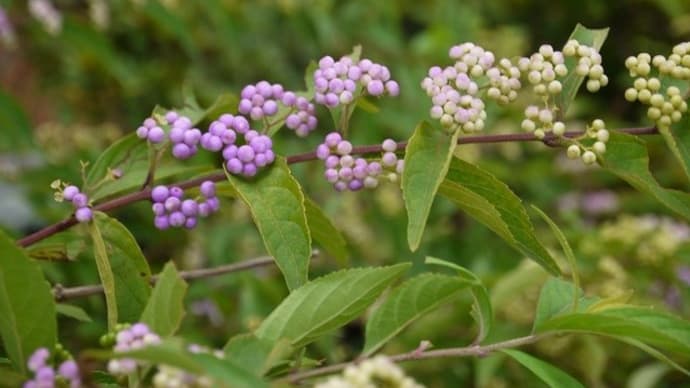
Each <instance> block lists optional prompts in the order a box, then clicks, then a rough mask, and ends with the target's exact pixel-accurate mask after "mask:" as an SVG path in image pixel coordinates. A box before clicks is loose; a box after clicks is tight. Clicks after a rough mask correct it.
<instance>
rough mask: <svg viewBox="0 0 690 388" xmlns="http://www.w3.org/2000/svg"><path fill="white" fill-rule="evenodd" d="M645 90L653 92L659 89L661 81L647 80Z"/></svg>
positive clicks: (656, 79)
mask: <svg viewBox="0 0 690 388" xmlns="http://www.w3.org/2000/svg"><path fill="white" fill-rule="evenodd" d="M647 88H648V89H649V90H651V91H653V92H656V91H659V89H661V81H659V79H658V78H650V79H648V80H647Z"/></svg>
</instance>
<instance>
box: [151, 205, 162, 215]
mask: <svg viewBox="0 0 690 388" xmlns="http://www.w3.org/2000/svg"><path fill="white" fill-rule="evenodd" d="M151 210H152V211H153V214H154V215H156V216H162V215H164V214H165V205H163V204H162V203H160V202H156V203H154V204H153V205H151Z"/></svg>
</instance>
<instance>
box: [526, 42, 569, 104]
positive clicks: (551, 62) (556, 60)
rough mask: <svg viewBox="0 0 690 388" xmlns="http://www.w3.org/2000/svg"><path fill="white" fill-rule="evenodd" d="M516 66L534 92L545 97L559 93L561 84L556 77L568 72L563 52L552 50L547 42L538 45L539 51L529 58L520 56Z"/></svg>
mask: <svg viewBox="0 0 690 388" xmlns="http://www.w3.org/2000/svg"><path fill="white" fill-rule="evenodd" d="M518 68H519V69H520V71H521V72H522V73H524V74H526V75H527V80H528V81H529V83H530V84H531V85H533V90H534V93H535V94H537V95H539V96H547V97H548V96H549V95H555V94H559V93H560V92H561V90H563V84H561V81H559V80H558V79H557V78H563V77H565V76H566V75H567V74H568V68H567V67H566V66H565V59H564V56H563V53H562V52H560V51H556V50H554V49H553V47H551V45H548V44H545V45H542V46H541V47H539V51H538V52H536V53H534V54H532V55H531V56H530V57H529V58H527V57H522V58H520V59H519V60H518Z"/></svg>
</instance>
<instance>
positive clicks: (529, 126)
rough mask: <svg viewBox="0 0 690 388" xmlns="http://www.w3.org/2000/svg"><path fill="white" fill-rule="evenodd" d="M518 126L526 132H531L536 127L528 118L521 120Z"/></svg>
mask: <svg viewBox="0 0 690 388" xmlns="http://www.w3.org/2000/svg"><path fill="white" fill-rule="evenodd" d="M520 126H521V127H522V129H524V130H525V131H527V132H532V131H534V130H535V129H537V125H536V124H535V123H534V121H532V120H530V119H524V120H522V124H520Z"/></svg>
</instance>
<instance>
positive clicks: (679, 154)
mask: <svg viewBox="0 0 690 388" xmlns="http://www.w3.org/2000/svg"><path fill="white" fill-rule="evenodd" d="M683 123H684V125H683V126H682V127H681V126H678V127H679V128H677V129H672V128H669V127H661V128H659V133H661V135H662V136H663V137H664V140H665V141H666V145H667V146H668V148H669V149H670V150H671V152H672V153H673V156H675V157H676V159H678V163H680V165H681V166H682V167H683V172H684V173H685V177H686V178H688V179H690V135H688V125H689V124H690V120H689V119H688V118H684V120H683Z"/></svg>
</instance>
